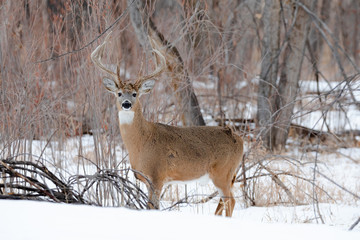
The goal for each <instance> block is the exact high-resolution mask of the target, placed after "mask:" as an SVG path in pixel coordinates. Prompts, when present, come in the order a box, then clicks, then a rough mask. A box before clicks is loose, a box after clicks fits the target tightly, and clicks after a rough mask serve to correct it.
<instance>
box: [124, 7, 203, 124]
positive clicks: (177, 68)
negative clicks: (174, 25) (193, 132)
mask: <svg viewBox="0 0 360 240" xmlns="http://www.w3.org/2000/svg"><path fill="white" fill-rule="evenodd" d="M131 2H132V1H131V0H128V4H130V3H131ZM136 4H137V5H133V7H132V8H131V9H130V18H131V22H132V24H133V27H134V28H135V32H136V35H137V38H138V40H139V42H140V44H141V45H142V46H143V47H144V48H145V49H146V50H149V46H150V41H149V38H148V36H150V37H151V39H152V40H155V42H156V43H157V44H156V46H154V44H153V43H152V45H153V46H152V48H155V49H157V50H159V51H161V52H162V53H163V54H164V56H165V58H166V60H167V67H168V70H169V73H170V74H171V84H172V87H173V91H174V93H175V97H176V102H175V105H176V106H177V109H178V110H179V112H180V116H181V121H182V123H183V125H184V126H201V125H205V121H204V119H203V117H202V114H201V111H200V107H199V103H198V100H197V97H196V95H195V92H194V89H193V87H192V84H191V82H190V78H189V76H188V73H187V71H186V70H185V69H184V62H183V60H182V58H181V56H180V54H179V52H178V50H177V49H176V47H174V46H173V45H172V44H171V43H169V42H168V41H167V40H166V39H165V38H164V36H163V35H162V34H161V33H160V32H159V31H158V30H157V28H156V26H155V24H154V23H153V22H152V21H151V19H150V18H149V20H148V21H146V22H148V23H149V24H148V26H147V25H146V24H145V21H144V19H145V18H144V16H143V15H142V14H141V12H140V9H143V8H144V6H145V4H144V2H143V1H141V0H137V1H136ZM146 15H148V14H146Z"/></svg>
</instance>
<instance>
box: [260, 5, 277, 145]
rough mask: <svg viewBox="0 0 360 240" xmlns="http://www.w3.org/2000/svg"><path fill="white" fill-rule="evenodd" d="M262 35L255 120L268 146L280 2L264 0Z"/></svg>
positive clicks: (275, 71)
mask: <svg viewBox="0 0 360 240" xmlns="http://www.w3.org/2000/svg"><path fill="white" fill-rule="evenodd" d="M263 22H264V37H263V40H262V52H261V55H262V59H263V61H262V63H261V73H260V82H259V88H258V101H257V104H258V106H257V120H258V125H259V127H260V128H261V130H260V131H261V137H262V140H263V141H264V144H265V145H266V146H270V144H271V141H270V136H271V133H272V131H271V129H272V128H271V127H270V126H271V124H272V120H273V119H272V114H273V113H272V112H273V111H272V110H273V107H272V104H273V100H272V97H273V94H274V91H275V86H276V80H277V77H278V68H279V67H278V66H279V60H278V59H279V47H280V2H279V1H272V0H267V1H265V7H264V14H263Z"/></svg>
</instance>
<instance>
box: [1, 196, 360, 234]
mask: <svg viewBox="0 0 360 240" xmlns="http://www.w3.org/2000/svg"><path fill="white" fill-rule="evenodd" d="M0 212H1V218H0V226H1V239H12V240H17V239H28V240H32V239H36V240H42V239H46V240H47V239H49V238H50V239H52V240H57V239H61V240H63V239H86V240H92V239H96V240H98V239H107V240H110V239H157V240H161V239H181V240H183V239H208V240H209V239H234V238H235V239H236V238H247V237H248V238H251V239H253V240H256V239H261V240H263V239H267V240H272V239H276V240H282V239H284V240H285V239H286V240H287V239H289V238H290V239H292V240H297V239H302V240H303V239H327V240H332V239H334V240H335V239H347V240H352V239H354V240H355V239H356V240H358V239H360V232H356V231H352V232H349V231H344V230H340V229H337V228H335V227H329V226H325V225H315V224H283V223H282V224H280V223H271V224H269V223H261V222H254V221H251V220H247V219H244V220H240V219H234V218H233V219H229V218H223V217H215V216H199V215H194V214H184V213H178V212H161V211H135V210H129V209H125V208H100V207H91V206H82V205H66V204H55V203H45V202H32V201H10V200H3V201H1V204H0Z"/></svg>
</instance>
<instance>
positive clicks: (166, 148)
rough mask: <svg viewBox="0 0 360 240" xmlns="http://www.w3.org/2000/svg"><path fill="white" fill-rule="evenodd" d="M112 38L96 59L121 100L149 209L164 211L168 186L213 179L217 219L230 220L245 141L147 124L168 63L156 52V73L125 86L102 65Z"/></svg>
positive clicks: (206, 130)
mask: <svg viewBox="0 0 360 240" xmlns="http://www.w3.org/2000/svg"><path fill="white" fill-rule="evenodd" d="M109 36H110V34H109V35H108V36H107V37H106V38H105V40H104V42H103V43H102V44H100V45H99V46H98V47H97V48H96V49H95V50H94V51H93V52H92V54H91V59H92V61H93V62H94V63H95V65H96V66H97V67H99V68H100V69H101V70H103V71H104V72H106V73H107V74H109V75H110V76H111V78H107V77H104V78H103V84H104V86H105V88H106V89H107V90H108V91H109V92H111V93H113V94H114V95H115V97H116V105H117V109H118V117H119V124H120V132H121V136H122V139H123V142H124V144H125V147H126V149H127V151H128V153H129V160H130V165H131V168H132V169H134V170H135V172H136V173H135V177H136V178H137V179H139V180H140V181H142V182H144V183H145V184H146V186H147V189H148V195H149V203H148V207H149V208H155V209H159V201H160V199H159V198H160V194H161V190H162V188H163V186H164V185H165V184H169V183H171V182H174V181H176V182H178V181H181V182H184V181H190V180H196V179H199V178H209V179H211V180H212V182H213V184H214V185H215V187H216V188H217V189H218V192H219V194H220V200H219V204H218V206H217V208H216V211H215V214H216V215H222V213H223V211H224V210H225V214H226V216H228V217H231V216H232V212H233V209H234V206H235V199H234V197H233V194H232V192H231V188H232V186H233V183H234V180H235V175H236V172H237V170H238V167H239V165H240V162H241V158H242V154H243V141H242V138H241V137H240V136H238V135H236V134H234V133H233V131H232V130H231V129H230V128H227V127H225V128H223V127H215V126H201V127H176V126H169V125H164V124H161V123H154V122H149V121H147V120H146V119H145V118H144V116H143V114H142V107H141V103H140V100H139V98H140V97H141V96H142V95H143V94H146V93H149V92H150V91H151V89H152V88H153V87H154V85H155V80H154V78H156V77H157V76H158V75H159V74H161V73H162V72H163V71H164V69H165V67H166V60H165V57H164V56H163V55H162V54H161V53H160V52H159V51H157V50H153V52H154V53H155V54H156V55H157V59H159V62H160V64H156V69H155V70H154V71H153V72H152V73H151V74H149V75H146V76H142V77H139V78H137V79H136V81H135V82H134V83H131V82H130V81H127V82H123V81H121V79H120V70H119V67H117V71H116V73H115V72H114V71H112V70H110V69H109V68H107V67H106V66H105V65H104V64H103V63H102V62H101V58H102V56H103V53H104V49H105V46H106V43H107V41H108V38H109Z"/></svg>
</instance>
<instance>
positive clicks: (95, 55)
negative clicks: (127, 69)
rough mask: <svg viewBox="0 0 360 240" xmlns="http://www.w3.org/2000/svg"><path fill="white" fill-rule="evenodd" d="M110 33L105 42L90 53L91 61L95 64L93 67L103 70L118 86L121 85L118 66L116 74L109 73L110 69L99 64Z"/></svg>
mask: <svg viewBox="0 0 360 240" xmlns="http://www.w3.org/2000/svg"><path fill="white" fill-rule="evenodd" d="M111 33H112V32H110V33H109V34H108V35H107V36H106V37H105V40H104V42H103V43H102V44H100V45H99V46H98V47H97V48H96V49H95V50H94V51H93V52H92V53H91V60H92V61H93V62H94V63H95V65H96V66H97V67H98V68H100V69H101V70H103V71H104V72H106V73H108V74H110V75H111V76H112V77H113V78H114V80H115V81H117V84H118V86H120V85H121V79H120V71H119V66H118V67H117V71H116V72H117V73H115V72H113V71H111V70H110V69H108V68H107V67H105V65H104V64H103V63H102V62H101V58H102V56H103V54H104V49H105V45H106V44H107V42H108V40H109V38H110V35H111Z"/></svg>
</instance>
